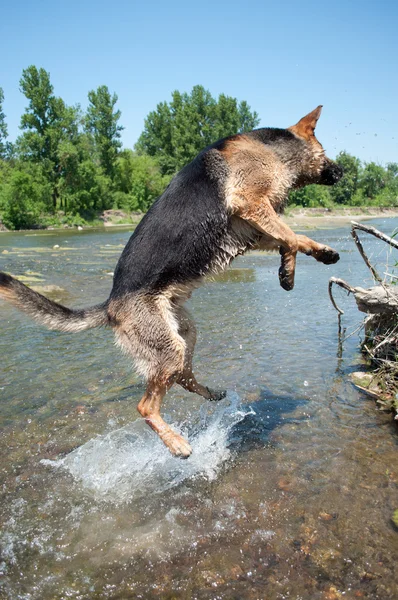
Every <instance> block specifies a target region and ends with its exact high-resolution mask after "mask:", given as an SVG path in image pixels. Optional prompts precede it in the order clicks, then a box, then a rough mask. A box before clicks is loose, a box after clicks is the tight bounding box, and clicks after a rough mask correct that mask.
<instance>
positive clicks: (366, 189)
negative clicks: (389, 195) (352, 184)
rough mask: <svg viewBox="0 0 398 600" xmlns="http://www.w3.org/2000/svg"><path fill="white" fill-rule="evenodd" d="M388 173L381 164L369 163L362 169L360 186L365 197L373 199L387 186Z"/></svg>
mask: <svg viewBox="0 0 398 600" xmlns="http://www.w3.org/2000/svg"><path fill="white" fill-rule="evenodd" d="M386 181H387V174H386V171H385V170H384V169H383V167H381V166H380V165H377V164H376V163H374V162H370V163H367V164H366V165H365V168H364V169H363V171H362V174H361V179H360V182H359V187H360V189H361V191H362V193H363V195H364V196H365V198H370V199H373V198H375V197H376V196H377V194H379V193H380V192H381V190H382V189H383V188H384V187H385V186H386Z"/></svg>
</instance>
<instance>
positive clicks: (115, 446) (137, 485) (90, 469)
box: [41, 392, 255, 503]
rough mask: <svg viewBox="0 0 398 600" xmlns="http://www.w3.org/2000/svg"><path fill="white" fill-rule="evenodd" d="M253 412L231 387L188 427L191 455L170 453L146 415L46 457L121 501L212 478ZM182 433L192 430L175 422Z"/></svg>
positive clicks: (99, 495) (99, 493)
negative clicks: (60, 454)
mask: <svg viewBox="0 0 398 600" xmlns="http://www.w3.org/2000/svg"><path fill="white" fill-rule="evenodd" d="M248 414H255V413H254V411H253V410H252V409H251V408H250V407H240V406H239V397H238V395H237V394H235V393H231V392H228V394H227V397H226V398H225V399H224V400H222V401H221V402H217V403H209V402H207V403H205V404H203V405H202V407H201V410H200V413H199V422H198V423H194V424H193V426H192V427H191V428H190V433H188V437H189V442H190V444H191V446H192V450H193V452H192V455H191V456H190V457H189V459H188V460H180V459H176V458H174V457H173V456H171V455H170V453H169V451H168V450H167V449H166V448H165V446H164V445H163V443H162V442H161V441H160V439H159V438H158V437H157V436H156V435H155V434H154V433H153V432H152V431H151V430H150V429H149V427H148V426H147V425H146V423H145V422H144V421H143V420H141V419H140V420H138V421H135V422H133V423H131V424H129V425H127V426H125V427H122V428H121V429H117V430H116V431H112V432H111V433H108V434H106V435H102V436H98V437H97V438H95V439H92V440H90V441H89V442H87V443H86V444H84V445H83V446H81V447H80V448H77V449H76V450H73V452H71V453H70V454H68V455H67V456H65V457H64V458H62V459H60V460H57V461H51V460H43V461H41V462H42V463H44V464H46V465H50V466H52V467H57V468H62V469H65V470H66V471H68V472H69V473H70V474H71V475H72V476H73V478H74V479H75V480H77V481H79V482H80V484H81V485H82V486H83V487H84V488H85V489H87V490H89V491H90V492H91V493H93V495H94V496H95V498H96V499H98V500H106V501H110V502H115V503H122V502H129V501H131V500H134V499H137V498H140V497H142V496H146V495H148V494H156V493H161V492H164V491H165V490H167V489H170V488H172V487H175V486H177V485H179V484H180V483H182V482H183V481H187V480H190V479H192V478H194V477H204V478H207V479H208V480H212V479H214V478H215V477H216V476H217V473H218V472H219V470H220V467H221V466H222V464H223V463H224V462H225V461H226V460H227V459H228V458H229V456H230V450H229V448H228V446H229V433H230V432H231V430H232V428H233V427H234V425H236V424H237V423H239V422H240V421H242V420H243V419H244V417H245V416H246V415H248ZM173 428H174V429H175V430H176V431H178V432H179V433H181V434H183V435H185V436H187V432H186V431H181V428H180V427H178V425H177V426H176V425H175V424H174V425H173Z"/></svg>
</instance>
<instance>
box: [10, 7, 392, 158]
mask: <svg viewBox="0 0 398 600" xmlns="http://www.w3.org/2000/svg"><path fill="white" fill-rule="evenodd" d="M397 39H398V3H397V2H396V1H393V0H388V1H385V0H380V1H379V2H377V3H376V2H374V1H372V2H370V1H368V0H363V1H361V2H360V1H358V0H353V1H351V2H350V0H345V1H341V0H336V1H334V2H313V1H309V0H300V1H296V2H294V1H286V0H281V1H279V2H267V1H264V0H263V1H262V2H260V1H257V0H246V1H242V0H241V1H240V2H235V1H234V0H229V1H224V0H221V1H217V0H213V1H209V0H203V1H202V2H195V3H192V2H189V1H187V0H186V1H185V2H182V1H180V0H178V1H177V0H169V1H168V2H159V1H153V0H148V1H147V2H142V1H141V2H137V1H136V0H130V1H126V0H114V1H113V2H111V1H109V0H108V1H107V2H105V1H104V0H96V2H94V1H93V0H80V1H79V2H78V1H76V0H69V1H68V2H65V1H62V0H60V1H59V2H54V1H53V0H52V1H51V2H50V1H48V0H29V1H21V0H14V1H13V2H11V1H10V0H3V2H2V8H1V22H0V51H1V63H0V87H2V88H3V90H4V94H5V102H4V112H5V113H6V116H7V123H8V128H9V134H10V139H11V140H13V139H15V138H16V136H17V135H18V134H19V129H18V127H19V123H20V118H21V114H22V112H23V110H24V107H25V106H26V105H27V101H26V99H25V98H24V96H23V95H22V94H21V93H20V92H19V89H18V88H19V79H20V77H21V73H22V69H24V68H26V67H27V66H29V65H31V64H34V65H36V66H37V67H44V68H45V69H46V70H47V71H49V72H50V74H51V81H52V83H53V85H54V88H55V94H56V95H57V96H61V97H62V98H63V99H64V100H65V102H66V103H67V104H76V103H80V104H81V106H82V107H83V108H85V107H86V106H87V92H88V91H89V90H91V89H95V88H96V87H98V86H99V85H102V84H105V85H107V86H108V87H109V89H110V90H111V91H112V92H116V93H117V94H118V96H119V102H118V107H119V108H120V110H121V111H122V118H121V124H122V125H124V127H125V130H124V132H123V143H124V145H125V146H127V147H133V145H134V143H135V142H136V140H137V138H138V136H139V134H140V133H141V131H142V129H143V125H144V119H145V116H146V115H147V114H148V112H149V111H151V110H153V109H155V108H156V105H157V103H158V102H161V101H163V100H170V94H171V92H172V91H173V90H175V89H178V90H180V91H190V90H191V89H192V86H194V85H195V84H201V85H203V86H204V87H205V88H206V89H208V90H210V92H211V93H212V94H213V96H217V95H218V94H219V93H221V92H223V93H225V94H228V95H231V96H234V97H236V98H238V99H239V100H247V101H248V103H249V104H250V106H251V107H252V109H255V110H256V111H257V112H258V113H259V115H260V117H261V126H274V127H288V126H289V125H292V124H294V123H295V122H296V121H297V120H298V119H299V118H301V117H302V116H304V114H306V113H308V112H309V111H311V110H312V109H313V108H315V107H316V106H317V105H318V104H323V105H324V110H323V114H322V117H321V119H320V121H319V124H318V128H317V135H318V138H319V140H320V141H321V142H322V143H323V145H324V147H325V148H326V150H327V151H328V154H329V155H330V156H331V157H333V156H335V155H336V153H338V152H339V151H340V150H347V151H348V152H350V153H352V154H354V155H356V156H358V157H359V158H361V159H362V160H364V161H370V160H375V161H376V162H380V163H386V162H389V161H396V162H398V118H397V117H398V115H397V112H398V77H397V64H398V42H397Z"/></svg>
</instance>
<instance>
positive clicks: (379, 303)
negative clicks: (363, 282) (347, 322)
mask: <svg viewBox="0 0 398 600" xmlns="http://www.w3.org/2000/svg"><path fill="white" fill-rule="evenodd" d="M356 230H362V231H365V232H367V233H369V234H371V235H374V236H375V237H377V238H379V239H381V240H383V241H384V242H386V243H387V244H389V245H390V246H391V247H393V248H396V249H398V243H397V242H396V241H395V240H394V239H392V238H390V237H389V236H387V235H385V234H384V233H382V232H380V231H379V230H378V229H375V228H374V227H372V226H366V225H362V224H360V223H356V222H353V225H352V229H351V235H352V237H353V238H354V241H355V244H356V246H357V249H358V251H359V253H360V254H361V256H362V258H363V259H364V261H365V263H366V265H367V266H368V268H369V269H370V271H371V273H372V276H373V278H374V279H375V281H376V282H377V285H375V286H373V287H371V288H369V289H364V288H362V287H352V286H351V285H349V284H348V283H347V282H346V281H344V280H343V279H338V278H336V277H332V278H331V279H330V281H329V295H330V299H331V301H332V304H333V306H334V307H335V309H336V310H337V311H338V313H339V325H340V317H341V315H342V314H343V311H342V310H341V309H340V308H339V307H338V306H337V304H336V302H335V300H334V298H333V294H332V286H333V284H336V285H338V286H340V287H342V288H343V289H345V290H347V291H348V293H351V294H353V295H354V297H355V300H356V303H357V306H358V310H360V311H361V312H364V313H366V314H367V317H366V318H365V322H364V329H365V339H364V342H363V344H362V352H363V354H364V356H365V357H366V358H367V359H368V360H369V361H370V364H371V365H372V366H373V367H374V370H373V372H372V373H371V374H366V373H356V374H354V375H355V376H354V383H355V385H356V386H357V387H358V388H360V389H362V390H363V391H365V392H366V393H368V394H370V395H371V396H373V397H374V398H375V399H376V400H377V402H378V404H379V406H380V407H381V408H383V409H385V410H392V411H394V412H395V413H397V414H396V417H395V418H396V419H398V286H395V285H393V284H388V283H386V282H385V281H383V280H382V278H381V277H380V275H379V274H378V273H377V271H376V269H375V268H374V267H373V265H372V264H371V263H370V261H369V259H368V257H367V255H366V253H365V251H364V249H363V246H362V244H361V241H360V239H359V237H358V234H357V231H356ZM339 330H340V331H341V328H340V327H339Z"/></svg>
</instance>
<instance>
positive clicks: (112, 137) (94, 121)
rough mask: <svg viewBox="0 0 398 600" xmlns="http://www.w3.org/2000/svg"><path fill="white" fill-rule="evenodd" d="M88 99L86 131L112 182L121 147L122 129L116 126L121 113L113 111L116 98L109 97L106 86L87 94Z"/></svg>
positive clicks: (114, 95) (114, 96) (120, 126)
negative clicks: (91, 138) (90, 136)
mask: <svg viewBox="0 0 398 600" xmlns="http://www.w3.org/2000/svg"><path fill="white" fill-rule="evenodd" d="M88 99H89V102H90V104H89V106H88V109H87V116H86V129H87V131H88V132H89V133H90V134H91V135H92V136H93V139H94V143H95V148H96V151H97V153H98V157H99V162H100V164H101V167H102V168H103V170H104V173H105V175H107V176H108V177H109V178H110V179H111V180H112V181H113V179H114V176H115V164H116V159H117V155H118V152H119V150H120V148H121V146H122V143H121V141H120V136H121V134H120V132H121V131H122V130H123V129H124V127H122V125H119V124H118V121H119V119H120V116H121V112H120V110H115V104H116V102H117V100H118V97H117V95H116V94H113V95H111V94H110V92H109V90H108V87H107V86H106V85H101V86H100V87H98V88H97V90H96V91H94V90H91V91H90V92H89V93H88Z"/></svg>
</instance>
